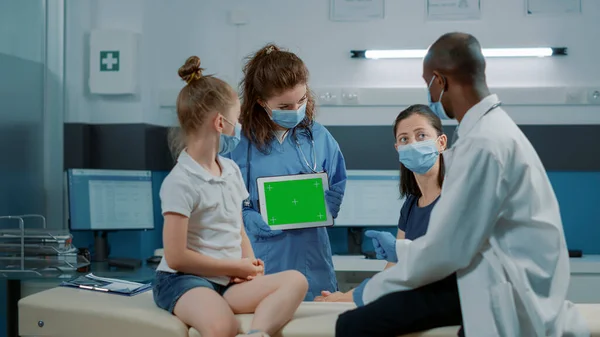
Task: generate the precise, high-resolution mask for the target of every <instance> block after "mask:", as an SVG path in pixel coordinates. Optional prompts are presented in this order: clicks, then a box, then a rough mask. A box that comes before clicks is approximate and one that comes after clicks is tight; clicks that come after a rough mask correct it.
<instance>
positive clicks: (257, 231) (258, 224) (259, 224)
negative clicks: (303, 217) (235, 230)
mask: <svg viewBox="0 0 600 337" xmlns="http://www.w3.org/2000/svg"><path fill="white" fill-rule="evenodd" d="M242 219H243V221H244V227H245V228H246V232H248V233H249V234H252V235H254V236H257V237H260V238H272V237H274V236H277V235H281V234H283V231H282V230H280V229H276V230H272V229H271V227H270V226H269V225H267V223H266V222H265V221H264V220H263V219H262V216H261V215H260V213H258V212H257V211H255V210H253V209H244V211H243V212H242Z"/></svg>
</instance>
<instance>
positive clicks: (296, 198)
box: [256, 173, 333, 230]
mask: <svg viewBox="0 0 600 337" xmlns="http://www.w3.org/2000/svg"><path fill="white" fill-rule="evenodd" d="M256 184H257V186H258V200H259V204H260V214H261V215H262V218H263V220H264V221H265V223H267V224H269V226H271V228H272V229H282V230H283V229H300V228H312V227H325V226H331V225H333V217H332V215H331V213H330V211H329V209H328V207H327V205H326V203H325V191H327V190H328V189H329V179H328V177H327V174H326V173H312V174H294V175H283V176H275V177H260V178H258V179H256Z"/></svg>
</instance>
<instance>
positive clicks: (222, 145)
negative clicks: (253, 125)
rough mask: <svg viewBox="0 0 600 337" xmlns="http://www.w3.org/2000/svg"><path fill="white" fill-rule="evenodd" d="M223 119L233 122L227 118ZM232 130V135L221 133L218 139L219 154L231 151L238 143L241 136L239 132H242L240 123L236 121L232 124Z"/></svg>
mask: <svg viewBox="0 0 600 337" xmlns="http://www.w3.org/2000/svg"><path fill="white" fill-rule="evenodd" d="M224 119H225V118H224ZM225 121H226V122H227V123H229V124H231V125H233V123H231V122H229V121H228V120H227V119H225ZM233 130H234V133H233V136H231V135H226V134H224V133H221V137H220V139H219V154H220V155H226V154H228V153H229V152H231V151H233V150H234V149H235V148H236V147H237V146H238V144H239V143H240V138H241V134H242V128H241V127H240V124H239V123H236V124H235V125H234V126H233Z"/></svg>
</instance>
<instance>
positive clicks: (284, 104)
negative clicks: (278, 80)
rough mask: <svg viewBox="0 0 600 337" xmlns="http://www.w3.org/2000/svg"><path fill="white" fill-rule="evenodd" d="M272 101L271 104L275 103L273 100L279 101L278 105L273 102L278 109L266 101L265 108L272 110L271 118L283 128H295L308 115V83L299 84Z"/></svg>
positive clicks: (272, 99)
mask: <svg viewBox="0 0 600 337" xmlns="http://www.w3.org/2000/svg"><path fill="white" fill-rule="evenodd" d="M270 101H271V104H273V101H275V102H278V103H277V104H276V105H275V104H273V105H274V106H275V108H276V109H273V108H271V107H270V106H269V104H267V103H266V102H265V103H264V105H265V110H267V109H268V110H270V111H271V114H270V117H271V120H273V122H275V124H277V125H279V126H281V127H283V128H286V129H293V128H295V127H296V126H297V125H298V124H300V123H301V122H302V121H303V120H304V118H305V117H306V103H307V101H308V97H307V93H306V85H304V84H302V85H297V86H296V87H295V88H294V89H292V90H290V91H288V92H285V93H284V94H283V95H281V96H279V97H274V98H271V99H270ZM267 113H268V111H267Z"/></svg>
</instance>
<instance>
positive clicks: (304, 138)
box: [228, 123, 346, 301]
mask: <svg viewBox="0 0 600 337" xmlns="http://www.w3.org/2000/svg"><path fill="white" fill-rule="evenodd" d="M295 135H296V136H297V138H296V136H294V134H293V133H292V130H290V131H289V133H288V134H287V135H286V137H285V139H284V140H283V142H282V143H279V140H277V139H273V141H272V142H271V143H270V148H271V149H270V151H269V152H268V153H266V154H265V153H262V152H261V151H259V150H258V149H257V148H256V146H255V145H254V144H251V143H250V142H249V140H248V138H246V137H245V136H244V135H242V138H241V140H240V143H239V145H238V146H237V147H236V148H235V150H234V151H233V152H231V153H230V154H229V155H228V157H230V158H231V159H233V160H234V161H235V162H236V163H237V164H238V166H239V167H240V171H241V173H242V177H243V178H244V182H245V183H246V187H247V188H248V192H249V193H250V202H251V207H245V208H244V214H246V212H257V213H258V212H259V204H258V191H257V187H256V179H257V178H259V177H268V176H278V175H288V174H299V173H312V171H311V168H312V165H313V149H312V143H311V141H310V138H309V136H308V134H306V133H305V132H302V131H300V130H298V131H296V133H295ZM312 135H313V139H314V147H315V151H316V157H317V161H316V162H317V165H316V171H317V172H322V171H325V172H327V175H328V178H329V185H330V189H332V187H336V189H338V190H339V191H341V192H342V194H343V192H344V191H345V189H346V163H345V161H344V156H343V155H342V152H341V151H340V148H339V145H338V143H337V142H336V141H335V139H334V138H333V136H332V135H331V134H330V133H329V131H328V130H327V129H326V128H325V127H324V126H323V125H321V124H319V123H314V124H313V126H312ZM296 140H297V141H298V143H299V146H300V148H301V150H302V151H300V150H299V149H298V145H297V144H296ZM302 153H304V156H303V155H302ZM305 159H306V160H307V161H308V163H309V165H310V168H309V166H307V165H306V162H305ZM248 169H250V171H248ZM244 226H245V227H246V232H248V237H249V238H250V242H251V244H252V248H253V250H254V254H255V255H256V257H257V258H259V259H261V260H263V261H264V262H265V274H273V273H277V272H281V271H285V270H297V271H299V272H301V273H302V274H304V276H306V278H307V279H308V284H309V289H308V293H307V295H306V297H305V300H306V301H312V300H313V299H314V297H315V296H320V295H321V291H323V290H327V291H331V292H334V291H337V289H338V285H337V279H336V276H335V271H334V268H333V261H332V258H331V243H330V241H329V236H328V234H327V229H326V228H307V229H296V230H287V231H284V232H283V234H281V235H278V236H275V237H260V236H257V235H253V234H252V233H253V232H256V230H255V229H254V228H250V227H251V226H256V225H255V224H253V223H248V222H246V221H245V222H244Z"/></svg>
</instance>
